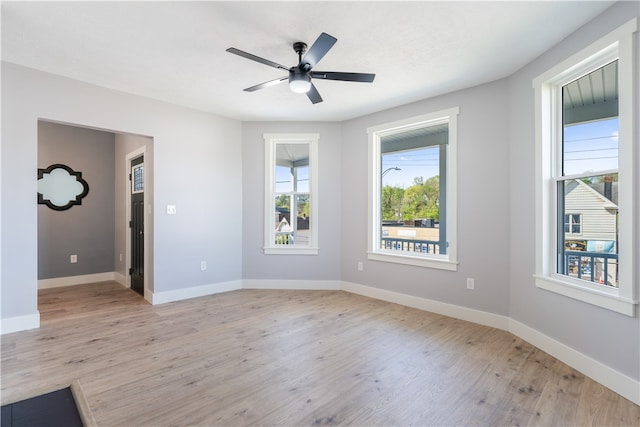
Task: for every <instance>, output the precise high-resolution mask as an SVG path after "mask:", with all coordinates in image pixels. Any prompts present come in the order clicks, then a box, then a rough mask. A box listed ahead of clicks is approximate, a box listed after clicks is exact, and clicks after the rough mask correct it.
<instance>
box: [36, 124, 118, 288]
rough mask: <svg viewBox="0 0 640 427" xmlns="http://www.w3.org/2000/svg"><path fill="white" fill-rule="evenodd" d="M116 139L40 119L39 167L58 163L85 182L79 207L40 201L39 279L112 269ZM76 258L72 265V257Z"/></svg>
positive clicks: (108, 135)
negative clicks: (63, 207)
mask: <svg viewBox="0 0 640 427" xmlns="http://www.w3.org/2000/svg"><path fill="white" fill-rule="evenodd" d="M114 137H115V135H114V134H113V133H110V132H102V131H97V130H93V129H84V128H79V127H73V126H66V125H61V124H57V123H49V122H44V121H40V122H38V168H41V169H44V168H47V167H49V166H50V165H53V164H57V163H61V164H64V165H66V166H69V167H70V168H71V169H73V170H74V171H75V172H82V178H83V179H84V180H85V181H86V182H87V184H88V185H89V193H88V194H87V196H86V197H84V198H83V199H82V204H81V205H75V206H72V207H71V208H70V209H67V210H63V211H58V210H53V209H51V208H49V207H48V206H46V205H43V204H39V205H38V279H51V278H56V277H70V276H80V275H85V274H96V273H105V272H112V271H113V268H114V265H113V257H111V254H112V253H113V242H114V223H113V215H114V201H115V188H114ZM72 254H74V255H77V260H78V262H77V263H75V264H71V263H70V259H69V257H70V255H72Z"/></svg>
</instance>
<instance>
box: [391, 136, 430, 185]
mask: <svg viewBox="0 0 640 427" xmlns="http://www.w3.org/2000/svg"><path fill="white" fill-rule="evenodd" d="M439 151H440V148H439V146H437V145H436V146H432V147H428V148H424V149H421V150H412V151H402V152H397V153H394V154H386V155H384V156H382V169H381V171H383V172H384V171H385V170H387V169H389V168H394V167H397V168H400V170H399V171H397V170H390V171H388V172H387V173H386V174H384V177H383V178H382V186H383V187H384V186H385V185H389V186H391V187H401V188H409V187H411V185H413V180H414V178H416V177H422V178H424V180H425V181H426V180H427V179H429V178H430V177H432V176H436V175H438V174H439V169H440V167H439V157H440V156H439Z"/></svg>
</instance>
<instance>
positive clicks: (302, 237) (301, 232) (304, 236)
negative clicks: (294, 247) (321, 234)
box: [295, 194, 311, 245]
mask: <svg viewBox="0 0 640 427" xmlns="http://www.w3.org/2000/svg"><path fill="white" fill-rule="evenodd" d="M295 201H296V212H297V218H296V223H295V242H296V244H300V245H308V244H309V242H310V239H309V213H310V212H311V211H310V206H309V195H308V194H299V195H297V196H296V197H295Z"/></svg>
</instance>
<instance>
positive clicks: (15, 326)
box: [0, 311, 40, 335]
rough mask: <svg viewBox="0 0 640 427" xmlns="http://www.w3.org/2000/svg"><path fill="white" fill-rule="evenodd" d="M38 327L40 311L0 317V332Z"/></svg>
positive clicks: (5, 332) (8, 332)
mask: <svg viewBox="0 0 640 427" xmlns="http://www.w3.org/2000/svg"><path fill="white" fill-rule="evenodd" d="M39 327H40V312H39V311H36V313H34V314H27V315H25V316H15V317H7V318H4V319H0V334H2V335H4V334H10V333H12V332H19V331H26V330H28V329H36V328H39Z"/></svg>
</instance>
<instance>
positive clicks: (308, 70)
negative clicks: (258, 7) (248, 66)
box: [227, 33, 376, 104]
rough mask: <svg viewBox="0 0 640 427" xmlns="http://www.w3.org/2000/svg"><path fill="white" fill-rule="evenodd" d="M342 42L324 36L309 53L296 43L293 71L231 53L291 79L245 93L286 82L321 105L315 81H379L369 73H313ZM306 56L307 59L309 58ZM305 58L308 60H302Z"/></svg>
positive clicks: (234, 50)
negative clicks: (335, 46) (275, 69)
mask: <svg viewBox="0 0 640 427" xmlns="http://www.w3.org/2000/svg"><path fill="white" fill-rule="evenodd" d="M337 41H338V39H336V38H335V37H333V36H330V35H329V34H327V33H322V34H320V36H319V37H318V38H317V39H316V41H315V42H314V43H313V45H312V46H311V49H309V50H308V51H307V44H306V43H303V42H295V43H294V44H293V50H294V51H295V52H296V53H297V54H298V65H294V66H293V67H291V68H288V67H285V66H284V65H280V64H278V63H276V62H273V61H269V60H268V59H264V58H260V57H259V56H256V55H252V54H251V53H247V52H244V51H242V50H240V49H236V48H235V47H230V48H229V49H227V52H229V53H233V54H235V55H239V56H242V57H243V58H247V59H250V60H252V61H256V62H260V63H262V64H265V65H268V66H270V67H274V68H279V69H281V70H285V71H288V72H289V74H288V75H287V76H283V77H280V78H278V79H275V80H270V81H268V82H264V83H260V84H259V85H255V86H251V87H248V88H246V89H244V90H245V91H246V92H254V91H256V90H259V89H264V88H266V87H270V86H274V85H277V84H278V83H282V82H284V81H286V80H289V88H290V89H291V90H292V91H293V92H296V93H306V94H307V96H308V97H309V100H310V101H311V102H312V103H314V104H317V103H318V102H322V97H321V96H320V94H319V93H318V90H317V89H316V87H315V86H314V85H313V83H312V82H311V79H324V80H341V81H347V82H365V83H371V82H372V81H373V79H374V78H375V77H376V75H375V74H367V73H342V72H337V71H313V70H312V69H313V67H315V66H316V64H317V63H318V62H320V60H321V59H322V58H323V57H324V56H325V55H326V54H327V52H329V49H331V48H332V47H333V45H334V44H335V43H336V42H337ZM305 52H306V55H305ZM302 55H304V57H303V56H302Z"/></svg>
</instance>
